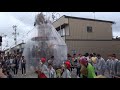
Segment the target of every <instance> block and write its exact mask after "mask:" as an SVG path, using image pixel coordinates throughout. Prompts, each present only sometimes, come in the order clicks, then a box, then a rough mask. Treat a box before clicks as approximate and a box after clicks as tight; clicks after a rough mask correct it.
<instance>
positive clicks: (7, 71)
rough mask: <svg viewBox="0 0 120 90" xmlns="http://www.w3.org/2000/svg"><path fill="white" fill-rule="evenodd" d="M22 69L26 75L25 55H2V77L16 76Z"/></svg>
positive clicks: (0, 68)
mask: <svg viewBox="0 0 120 90" xmlns="http://www.w3.org/2000/svg"><path fill="white" fill-rule="evenodd" d="M19 70H21V73H22V75H26V61H25V59H24V56H20V55H8V56H1V57H0V78H14V77H15V76H17V75H18V71H19Z"/></svg>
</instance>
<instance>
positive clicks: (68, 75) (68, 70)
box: [62, 61, 71, 78]
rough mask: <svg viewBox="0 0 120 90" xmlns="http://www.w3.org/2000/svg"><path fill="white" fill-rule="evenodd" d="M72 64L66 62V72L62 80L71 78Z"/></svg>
mask: <svg viewBox="0 0 120 90" xmlns="http://www.w3.org/2000/svg"><path fill="white" fill-rule="evenodd" d="M70 66H71V65H70V62H69V61H66V62H65V70H64V72H63V74H62V78H71V73H70Z"/></svg>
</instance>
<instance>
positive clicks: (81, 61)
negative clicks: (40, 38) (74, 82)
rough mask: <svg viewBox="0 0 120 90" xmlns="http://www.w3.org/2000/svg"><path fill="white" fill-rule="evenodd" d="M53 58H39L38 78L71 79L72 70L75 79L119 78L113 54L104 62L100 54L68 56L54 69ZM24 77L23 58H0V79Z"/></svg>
mask: <svg viewBox="0 0 120 90" xmlns="http://www.w3.org/2000/svg"><path fill="white" fill-rule="evenodd" d="M53 61H54V56H51V58H50V59H49V60H47V59H46V58H41V59H40V62H39V66H38V69H37V70H36V73H37V75H38V78H73V76H72V73H73V70H76V72H74V74H75V75H76V78H119V77H120V60H118V59H117V58H116V55H115V54H111V55H108V58H107V59H106V60H105V59H104V58H103V57H102V56H101V55H100V54H95V53H92V54H89V53H86V54H84V55H82V54H73V55H72V56H71V55H70V54H68V60H65V62H64V63H63V64H62V65H61V66H58V67H54V64H53ZM18 71H20V72H21V74H22V75H26V60H25V58H24V56H19V55H13V56H2V57H0V78H14V77H15V76H17V75H18Z"/></svg>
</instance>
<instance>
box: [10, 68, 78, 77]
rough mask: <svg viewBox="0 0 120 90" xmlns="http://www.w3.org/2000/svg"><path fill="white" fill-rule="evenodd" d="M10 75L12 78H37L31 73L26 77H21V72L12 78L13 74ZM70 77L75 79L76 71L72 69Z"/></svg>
mask: <svg viewBox="0 0 120 90" xmlns="http://www.w3.org/2000/svg"><path fill="white" fill-rule="evenodd" d="M11 74H12V75H13V78H38V76H37V74H36V73H31V74H27V75H22V72H21V70H19V71H18V74H17V75H15V76H14V74H13V72H11ZM71 76H72V78H77V75H76V69H73V70H72V72H71Z"/></svg>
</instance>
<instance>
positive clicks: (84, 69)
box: [80, 58, 96, 78]
mask: <svg viewBox="0 0 120 90" xmlns="http://www.w3.org/2000/svg"><path fill="white" fill-rule="evenodd" d="M80 64H81V70H80V71H81V77H82V78H94V77H96V74H95V70H94V67H93V66H92V65H91V64H90V63H89V62H88V61H87V59H86V58H81V59H80Z"/></svg>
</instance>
